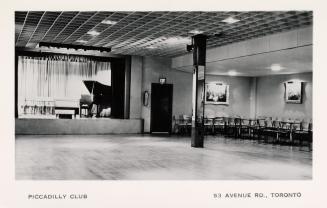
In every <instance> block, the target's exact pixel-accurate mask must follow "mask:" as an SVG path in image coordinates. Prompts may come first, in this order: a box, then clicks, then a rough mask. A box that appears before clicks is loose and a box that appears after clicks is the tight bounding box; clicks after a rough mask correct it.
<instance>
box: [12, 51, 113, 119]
mask: <svg viewBox="0 0 327 208" xmlns="http://www.w3.org/2000/svg"><path fill="white" fill-rule="evenodd" d="M83 80H95V81H99V82H101V83H103V84H106V85H111V71H110V62H99V61H95V60H92V59H90V58H87V57H77V56H68V55H53V56H45V57H29V56H19V57H18V105H19V106H18V109H21V110H20V113H22V109H23V108H24V107H23V106H24V105H26V101H28V102H32V101H39V100H43V101H47V100H54V99H63V98H64V99H79V98H80V97H81V94H89V92H88V90H87V88H86V87H85V85H84V84H83Z"/></svg>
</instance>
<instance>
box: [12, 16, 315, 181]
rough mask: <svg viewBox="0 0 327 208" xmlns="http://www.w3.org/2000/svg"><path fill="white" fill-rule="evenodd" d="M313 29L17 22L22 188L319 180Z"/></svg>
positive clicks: (304, 19)
mask: <svg viewBox="0 0 327 208" xmlns="http://www.w3.org/2000/svg"><path fill="white" fill-rule="evenodd" d="M312 24H313V12H312V11H246V12H243V11H223V12H221V11H30V10H26V11H15V61H16V64H15V71H16V74H15V76H16V79H15V81H16V82H15V96H16V97H15V101H16V105H15V108H16V109H15V113H16V115H15V135H16V136H15V158H16V159H15V171H16V175H15V177H16V180H229V179H233V180H290V179H291V180H311V179H312V152H313V148H312V142H313V131H312V126H313V120H312V72H313V69H312V49H313V46H312V37H313V31H312ZM226 51H227V52H228V53H227V52H226ZM199 68H201V69H202V72H201V73H204V74H202V75H200V74H201V73H199V72H198V71H199ZM290 80H297V81H292V82H288V81H290ZM301 82H303V83H305V84H304V89H303V98H302V97H301V85H300V86H298V85H297V83H301ZM204 83H205V88H204V87H203V85H204ZM284 83H286V97H287V103H288V104H285V101H284V91H283V86H284ZM201 86H202V87H201ZM299 87H300V88H299ZM194 89H196V90H195V92H192V91H193V90H194ZM204 89H205V92H203V90H204ZM298 90H300V92H299V91H298ZM299 93H300V94H299ZM203 95H205V104H204V105H195V100H197V101H201V100H203V98H202V96H203ZM298 100H303V102H302V103H301V104H290V102H291V103H292V102H293V103H298ZM192 101H193V104H192ZM210 104H223V105H210ZM199 158H201V160H199ZM258 170H261V171H258Z"/></svg>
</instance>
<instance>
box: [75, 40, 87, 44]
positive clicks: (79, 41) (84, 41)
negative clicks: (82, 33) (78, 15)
mask: <svg viewBox="0 0 327 208" xmlns="http://www.w3.org/2000/svg"><path fill="white" fill-rule="evenodd" d="M76 42H78V43H87V42H88V41H87V40H77V41H76Z"/></svg>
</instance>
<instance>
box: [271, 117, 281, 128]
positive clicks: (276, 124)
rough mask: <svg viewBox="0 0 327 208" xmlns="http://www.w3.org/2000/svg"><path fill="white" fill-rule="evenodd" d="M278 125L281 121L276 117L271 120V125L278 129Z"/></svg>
mask: <svg viewBox="0 0 327 208" xmlns="http://www.w3.org/2000/svg"><path fill="white" fill-rule="evenodd" d="M280 126H281V123H280V121H279V120H278V119H276V120H274V121H273V127H274V128H276V129H278V128H280Z"/></svg>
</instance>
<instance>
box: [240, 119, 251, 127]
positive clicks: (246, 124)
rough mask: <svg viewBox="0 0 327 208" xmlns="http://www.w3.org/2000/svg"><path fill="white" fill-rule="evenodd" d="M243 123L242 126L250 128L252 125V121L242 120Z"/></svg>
mask: <svg viewBox="0 0 327 208" xmlns="http://www.w3.org/2000/svg"><path fill="white" fill-rule="evenodd" d="M241 123H242V125H245V126H248V125H250V120H249V119H242V121H241Z"/></svg>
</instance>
